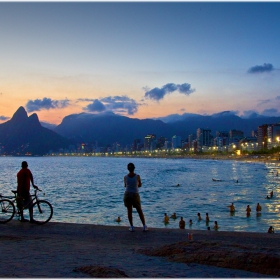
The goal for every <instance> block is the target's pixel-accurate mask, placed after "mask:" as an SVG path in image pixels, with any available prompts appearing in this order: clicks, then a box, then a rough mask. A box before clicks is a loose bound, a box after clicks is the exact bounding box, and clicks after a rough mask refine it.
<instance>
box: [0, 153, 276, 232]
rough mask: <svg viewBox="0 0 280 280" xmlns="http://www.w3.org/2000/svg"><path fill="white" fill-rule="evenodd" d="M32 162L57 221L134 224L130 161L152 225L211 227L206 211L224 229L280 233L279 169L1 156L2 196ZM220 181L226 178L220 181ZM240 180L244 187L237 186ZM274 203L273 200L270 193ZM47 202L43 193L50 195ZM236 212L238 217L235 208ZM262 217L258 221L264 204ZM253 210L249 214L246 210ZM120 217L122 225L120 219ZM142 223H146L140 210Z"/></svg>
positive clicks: (229, 164) (245, 164) (206, 163)
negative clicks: (127, 200)
mask: <svg viewBox="0 0 280 280" xmlns="http://www.w3.org/2000/svg"><path fill="white" fill-rule="evenodd" d="M23 160H27V161H28V163H29V167H30V169H31V171H32V172H33V175H34V179H35V184H37V185H38V186H39V187H40V188H42V189H43V191H44V192H45V193H46V197H44V199H45V198H47V199H48V200H49V201H50V202H51V203H52V205H53V207H54V217H53V219H52V220H53V221H58V222H73V223H93V224H104V225H116V226H118V225H128V222H127V218H126V209H125V207H124V205H123V201H122V199H123V192H124V187H123V176H124V175H125V174H126V173H127V170H126V165H127V163H129V162H130V161H132V162H134V163H135V165H136V170H135V171H136V173H137V172H138V171H139V174H140V175H141V178H142V182H143V186H142V188H141V189H140V193H141V200H142V207H143V211H144V214H145V217H146V220H147V224H148V226H150V227H157V228H162V227H169V228H178V223H179V218H178V219H177V220H172V219H170V223H169V224H168V225H164V224H163V215H164V213H165V212H166V213H167V214H168V215H171V214H172V213H173V212H176V213H177V216H178V217H180V216H183V217H184V219H185V221H186V224H187V228H188V227H189V226H188V220H189V219H192V220H193V225H192V226H191V228H192V229H202V230H205V229H207V225H206V223H205V221H204V220H202V221H200V222H198V221H197V213H198V212H200V213H201V216H202V218H203V219H205V213H206V212H208V213H209V216H210V223H209V226H210V227H213V224H214V221H215V220H217V221H218V224H219V227H220V230H224V231H230V230H232V231H259V232H266V231H267V229H268V227H269V226H270V225H272V226H274V228H275V230H276V231H280V223H279V217H280V190H279V180H280V177H278V176H276V171H277V170H278V172H279V171H280V166H279V165H278V164H269V163H267V164H264V163H253V162H252V163H248V162H239V161H227V160H226V161H216V160H191V159H144V158H135V159H127V158H95V157H71V158H69V157H32V158H20V157H1V158H0V162H1V163H2V165H1V166H2V168H1V171H0V186H1V187H0V192H1V193H2V194H6V195H8V194H10V190H11V189H15V188H16V173H17V172H18V171H19V169H20V165H21V162H22V161H23ZM279 173H280V172H279ZM212 178H214V179H219V180H221V181H213V180H212ZM237 180H238V183H237V182H236V181H237ZM178 184H179V186H177V185H178ZM271 190H273V191H274V197H273V198H272V199H266V195H267V194H269V193H270V191H271ZM42 197H43V196H42ZM231 202H233V203H234V204H235V207H236V212H235V214H234V215H230V213H229V210H228V208H227V205H229V204H231ZM258 202H259V203H260V204H261V205H262V208H263V210H262V214H261V216H260V217H257V216H256V211H255V207H256V204H257V203H258ZM248 204H249V205H250V206H251V208H252V212H251V216H250V217H246V211H245V210H246V206H247V205H248ZM118 216H120V217H121V218H122V222H121V223H120V224H117V223H116V222H115V221H114V220H115V218H116V217H118ZM134 224H135V225H136V226H141V223H140V221H139V218H138V215H137V213H136V212H134Z"/></svg>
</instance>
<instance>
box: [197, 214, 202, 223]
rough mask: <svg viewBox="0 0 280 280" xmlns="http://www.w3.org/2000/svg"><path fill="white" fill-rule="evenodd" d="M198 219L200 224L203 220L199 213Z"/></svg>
mask: <svg viewBox="0 0 280 280" xmlns="http://www.w3.org/2000/svg"><path fill="white" fill-rule="evenodd" d="M197 219H198V221H199V222H200V221H201V220H202V218H201V216H200V213H197Z"/></svg>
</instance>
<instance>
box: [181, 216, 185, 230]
mask: <svg viewBox="0 0 280 280" xmlns="http://www.w3.org/2000/svg"><path fill="white" fill-rule="evenodd" d="M185 226H186V223H185V221H184V219H183V217H181V220H180V222H179V228H180V229H185Z"/></svg>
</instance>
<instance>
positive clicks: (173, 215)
mask: <svg viewBox="0 0 280 280" xmlns="http://www.w3.org/2000/svg"><path fill="white" fill-rule="evenodd" d="M170 218H172V219H174V220H175V219H177V215H176V213H175V212H174V213H173V214H172V215H171V216H170Z"/></svg>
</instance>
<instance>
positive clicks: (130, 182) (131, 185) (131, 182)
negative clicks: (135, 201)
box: [125, 174, 138, 193]
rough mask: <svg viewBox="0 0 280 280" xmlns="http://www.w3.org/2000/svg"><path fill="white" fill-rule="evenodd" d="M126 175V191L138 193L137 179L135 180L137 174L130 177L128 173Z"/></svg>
mask: <svg viewBox="0 0 280 280" xmlns="http://www.w3.org/2000/svg"><path fill="white" fill-rule="evenodd" d="M125 177H126V189H125V191H126V192H131V193H138V180H137V174H135V175H134V176H133V177H132V178H131V177H129V176H128V175H126V176H125Z"/></svg>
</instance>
